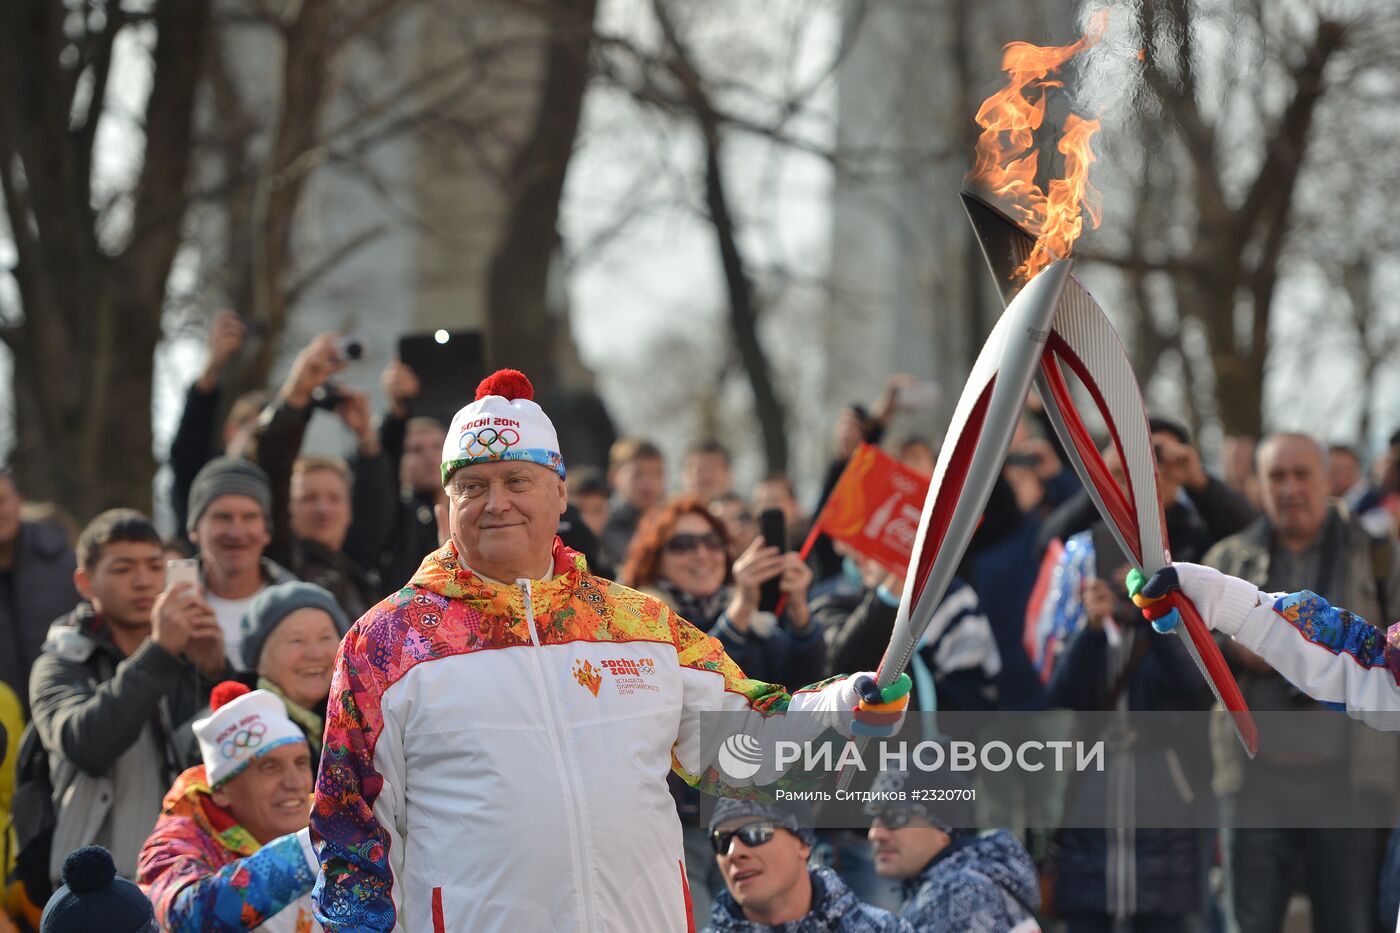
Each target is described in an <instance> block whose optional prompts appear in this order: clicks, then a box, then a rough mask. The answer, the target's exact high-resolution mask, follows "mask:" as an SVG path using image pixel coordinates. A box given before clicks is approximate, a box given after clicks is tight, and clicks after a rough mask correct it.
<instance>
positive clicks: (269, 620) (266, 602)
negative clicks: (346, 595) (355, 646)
mask: <svg viewBox="0 0 1400 933" xmlns="http://www.w3.org/2000/svg"><path fill="white" fill-rule="evenodd" d="M298 609H321V610H323V611H324V612H325V613H326V614H327V615H329V616H330V617H331V621H332V622H334V623H335V630H336V631H337V632H339V633H340V634H341V635H344V634H345V633H346V632H348V631H350V621H349V620H348V619H347V618H346V617H345V611H344V610H343V609H341V608H340V604H339V603H337V602H336V601H335V597H334V596H332V595H331V594H330V593H329V592H328V591H326V590H325V589H323V588H321V587H319V586H317V585H316V584H314V583H302V582H301V581H300V580H295V581H293V582H291V583H278V584H275V585H273V586H269V587H267V588H266V589H264V590H262V591H261V592H259V593H258V595H256V596H254V597H253V601H252V602H251V603H249V604H248V611H247V612H245V613H244V614H243V622H242V623H241V631H242V633H243V642H242V644H241V645H240V646H239V647H240V650H241V651H242V653H243V663H244V664H246V665H248V666H249V667H250V668H253V669H254V670H256V669H257V666H258V658H259V657H260V656H261V655H262V649H263V645H264V644H266V643H267V639H268V636H269V635H271V634H272V633H273V632H274V631H276V629H277V626H279V625H281V624H282V620H283V619H285V618H287V616H289V615H291V614H292V613H294V612H296V611H297V610H298Z"/></svg>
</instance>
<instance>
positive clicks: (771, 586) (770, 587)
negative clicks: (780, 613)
mask: <svg viewBox="0 0 1400 933" xmlns="http://www.w3.org/2000/svg"><path fill="white" fill-rule="evenodd" d="M758 533H759V534H761V535H763V544H764V546H765V547H775V548H777V549H778V550H779V551H783V552H786V551H787V549H788V545H787V516H786V515H784V514H783V510H782V509H764V510H763V511H762V512H759V513H758ZM782 596H783V591H782V589H781V588H780V587H779V585H778V578H777V577H774V578H773V579H771V580H769V581H768V582H767V583H764V584H763V585H762V586H760V587H759V589H758V608H759V609H760V610H762V611H763V612H772V611H773V610H774V609H776V608H777V606H778V600H780V599H782Z"/></svg>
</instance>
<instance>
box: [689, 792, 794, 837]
mask: <svg viewBox="0 0 1400 933" xmlns="http://www.w3.org/2000/svg"><path fill="white" fill-rule="evenodd" d="M742 817H752V818H753V819H755V820H771V821H772V822H773V823H775V824H776V825H778V826H781V827H783V828H784V829H786V830H788V831H789V832H791V833H792V834H793V835H794V836H796V837H797V838H798V839H801V840H802V841H803V842H805V843H806V844H807V845H809V846H814V845H816V844H817V834H816V832H814V831H813V828H812V827H813V819H812V811H811V810H810V809H808V808H807V806H806V805H805V804H803V803H801V802H800V801H785V802H783V803H782V804H775V803H764V802H763V801H761V800H737V799H735V798H732V797H721V798H720V799H719V800H718V801H717V802H716V803H715V813H714V816H712V817H710V832H714V831H715V830H716V829H718V828H719V827H720V826H723V825H724V824H725V823H727V822H729V821H730V820H735V819H740V818H742Z"/></svg>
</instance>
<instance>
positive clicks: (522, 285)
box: [486, 0, 598, 398]
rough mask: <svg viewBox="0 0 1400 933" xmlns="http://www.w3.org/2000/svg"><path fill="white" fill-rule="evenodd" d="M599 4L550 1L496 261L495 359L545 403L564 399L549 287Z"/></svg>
mask: <svg viewBox="0 0 1400 933" xmlns="http://www.w3.org/2000/svg"><path fill="white" fill-rule="evenodd" d="M597 5H598V4H597V0H550V2H549V3H547V4H546V5H545V8H546V9H547V11H548V12H547V13H546V14H545V15H546V17H547V23H546V28H547V30H548V33H549V39H548V44H547V46H546V49H545V53H544V61H545V66H544V68H545V71H544V80H543V81H542V82H541V86H540V95H539V107H538V109H537V110H536V111H535V122H534V126H533V127H532V129H531V131H530V135H529V137H528V138H527V139H526V140H525V142H524V144H523V145H521V147H520V150H519V151H518V152H517V154H516V157H515V160H514V163H513V164H512V166H511V172H510V178H509V181H508V186H507V190H508V192H509V193H510V209H509V212H508V213H507V216H506V219H505V225H504V232H503V234H502V236H501V239H500V242H499V244H498V245H497V247H496V252H495V255H494V256H493V257H492V259H491V267H490V271H489V273H488V284H487V299H486V300H487V304H486V315H487V322H488V328H487V333H488V334H489V340H490V360H491V362H492V364H493V365H495V366H509V367H513V368H517V369H523V370H525V371H527V372H529V374H530V378H531V380H532V381H533V382H534V384H535V390H536V395H537V396H539V397H541V398H552V397H555V396H557V394H558V392H559V390H560V389H561V388H564V387H563V386H561V385H560V384H559V373H558V368H557V367H556V366H555V365H553V364H554V362H555V361H556V360H559V359H561V358H562V356H563V355H564V354H562V353H561V352H559V350H558V348H556V347H555V346H554V343H553V342H554V341H558V340H567V339H569V338H568V337H567V334H566V332H565V331H562V330H561V329H560V328H558V327H557V326H555V323H554V322H553V321H551V319H550V309H549V306H548V301H547V288H548V281H549V272H550V265H551V263H552V262H553V260H554V257H555V255H556V253H557V251H558V248H559V244H560V238H559V229H558V227H559V200H560V197H561V195H562V194H563V192H564V178H565V175H566V173H567V172H568V168H569V159H570V158H571V156H572V155H573V148H574V140H575V138H576V137H577V135H578V125H579V117H580V114H581V113H582V111H583V94H584V91H585V90H586V89H587V86H588V77H589V72H590V67H589V59H588V54H589V48H590V45H591V42H592V34H593V18H594V14H595V13H596V11H597Z"/></svg>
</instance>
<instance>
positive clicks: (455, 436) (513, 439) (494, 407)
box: [442, 369, 564, 486]
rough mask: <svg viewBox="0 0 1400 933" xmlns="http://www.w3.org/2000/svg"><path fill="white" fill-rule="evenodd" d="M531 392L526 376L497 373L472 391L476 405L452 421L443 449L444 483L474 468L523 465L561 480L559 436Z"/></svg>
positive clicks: (561, 457) (509, 370)
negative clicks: (515, 462) (514, 462)
mask: <svg viewBox="0 0 1400 933" xmlns="http://www.w3.org/2000/svg"><path fill="white" fill-rule="evenodd" d="M534 398H535V387H534V386H533V385H531V384H530V380H529V379H527V378H526V377H525V374H524V373H522V372H520V371H519V370H514V369H499V370H497V371H496V372H494V373H492V374H491V375H489V376H487V377H486V378H485V379H483V380H481V384H480V385H479V386H477V387H476V401H474V402H472V403H471V404H470V405H468V406H467V407H465V408H463V409H462V410H461V411H459V412H457V414H456V415H455V416H453V418H452V426H451V428H450V429H449V430H448V432H447V439H446V440H445V441H443V444H442V484H443V485H444V486H446V485H447V481H448V479H449V478H451V476H452V474H453V473H454V472H456V471H457V470H459V469H460V468H462V467H464V466H470V465H471V464H473V463H491V462H494V461H497V460H527V461H529V462H531V463H538V464H539V465H540V466H543V467H548V468H549V469H551V470H553V471H554V472H556V473H558V474H559V478H560V479H563V478H564V457H563V456H562V455H561V454H560V453H559V435H558V434H556V433H555V431H554V424H553V422H551V421H550V420H549V416H547V415H546V414H545V413H544V409H542V408H540V406H539V405H537V404H535V401H534Z"/></svg>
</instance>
